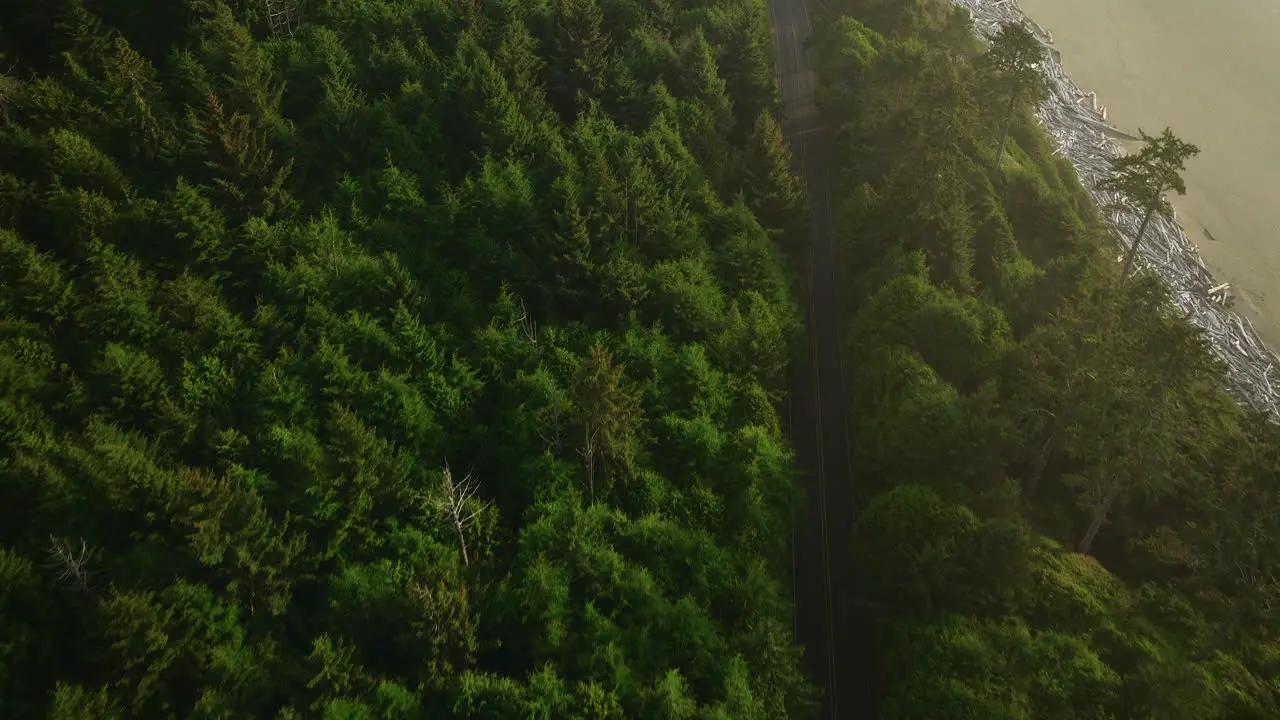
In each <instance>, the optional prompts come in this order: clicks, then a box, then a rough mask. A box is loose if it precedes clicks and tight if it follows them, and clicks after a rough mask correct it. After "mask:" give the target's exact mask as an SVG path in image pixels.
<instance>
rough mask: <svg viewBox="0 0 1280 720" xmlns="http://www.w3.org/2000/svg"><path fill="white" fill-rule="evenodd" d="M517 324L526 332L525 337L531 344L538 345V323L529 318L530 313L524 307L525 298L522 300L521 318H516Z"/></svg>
mask: <svg viewBox="0 0 1280 720" xmlns="http://www.w3.org/2000/svg"><path fill="white" fill-rule="evenodd" d="M516 322H518V323H520V329H521V330H523V331H524V337H525V339H526V340H528V341H529V342H530V343H531V344H533V345H537V344H538V323H536V322H534V321H533V319H532V318H530V317H529V311H528V310H527V309H526V308H525V306H524V298H520V316H519V317H517V318H516Z"/></svg>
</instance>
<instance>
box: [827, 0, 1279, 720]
mask: <svg viewBox="0 0 1280 720" xmlns="http://www.w3.org/2000/svg"><path fill="white" fill-rule="evenodd" d="M816 13H817V18H816V21H815V27H817V28H819V33H820V35H819V37H818V39H817V52H818V54H819V57H820V67H819V76H820V98H819V102H820V105H821V110H822V112H823V115H824V117H825V122H826V125H827V127H828V128H829V129H830V130H831V131H832V133H833V136H834V143H835V146H836V148H837V150H836V152H835V158H836V159H835V162H836V163H837V166H838V184H839V196H840V197H841V198H843V203H842V205H841V207H840V210H839V217H838V218H837V221H836V227H837V230H838V232H839V234H840V238H839V243H840V252H841V254H842V261H841V262H842V268H843V273H844V275H845V278H846V280H845V288H846V290H847V295H848V305H849V308H850V309H851V310H850V313H851V314H850V317H849V319H848V326H847V327H848V332H847V341H846V343H847V348H846V359H847V364H848V370H847V371H848V373H849V382H850V396H851V398H852V403H853V408H852V420H851V423H852V432H853V437H854V452H855V457H854V468H855V473H856V483H855V484H856V489H857V492H858V493H859V496H860V498H859V507H860V515H859V518H858V521H857V526H856V527H855V528H854V529H853V532H852V535H851V537H850V540H849V542H850V544H849V552H850V556H849V562H852V563H856V564H857V565H858V566H859V576H860V577H862V578H865V581H864V582H863V584H862V585H861V586H860V587H859V588H858V595H859V597H858V602H857V603H856V604H855V605H853V606H851V607H847V608H845V612H848V613H851V614H852V615H853V616H854V617H855V618H859V619H860V620H861V621H868V620H867V619H868V618H870V620H869V621H870V622H873V623H874V624H875V628H876V629H875V636H876V644H877V647H876V656H877V657H878V658H880V663H879V666H878V667H877V668H875V669H874V670H872V671H873V672H875V673H876V685H877V688H878V692H879V695H880V698H881V715H880V716H881V717H884V718H886V719H893V718H902V719H905V718H914V719H922V718H937V719H938V720H954V719H957V718H984V719H986V718H1028V719H1029V718H1169V719H1173V718H1177V719H1179V720H1208V719H1210V718H1220V719H1223V720H1225V719H1226V718H1233V719H1243V718H1258V719H1261V718H1274V717H1277V716H1278V715H1280V680H1278V678H1280V641H1278V636H1277V632H1276V631H1277V629H1280V628H1277V619H1276V617H1275V616H1274V615H1273V609H1274V608H1275V605H1276V601H1277V600H1280V484H1277V483H1278V479H1280V437H1278V436H1277V431H1276V429H1275V427H1274V426H1273V425H1271V424H1270V423H1268V422H1266V421H1265V420H1263V419H1262V418H1260V417H1256V416H1253V415H1251V414H1250V413H1248V412H1246V411H1245V410H1242V409H1241V408H1240V407H1239V406H1238V405H1236V404H1235V403H1234V402H1232V400H1231V399H1230V398H1229V397H1228V396H1227V395H1226V394H1225V393H1224V391H1223V390H1222V389H1221V388H1222V387H1223V383H1222V382H1221V378H1222V372H1223V369H1222V367H1221V366H1220V365H1219V364H1218V363H1217V362H1216V361H1215V360H1214V359H1213V357H1212V356H1211V354H1210V353H1209V351H1208V349H1207V346H1206V344H1205V342H1204V339H1203V337H1202V336H1201V334H1200V333H1199V332H1198V331H1197V330H1196V329H1195V328H1194V327H1193V326H1192V325H1191V324H1190V323H1189V322H1187V321H1186V320H1185V319H1183V318H1182V317H1180V316H1179V315H1178V313H1177V311H1176V309H1175V308H1174V307H1173V306H1172V305H1171V304H1170V303H1169V302H1168V301H1167V299H1166V298H1167V295H1166V293H1165V290H1164V288H1163V287H1162V286H1161V284H1160V282H1159V281H1158V280H1157V279H1155V278H1153V277H1151V276H1149V275H1146V274H1142V273H1139V274H1137V275H1136V276H1133V277H1128V278H1125V277H1123V275H1122V267H1121V263H1118V262H1117V261H1116V258H1117V256H1118V255H1120V254H1121V253H1123V250H1120V249H1118V248H1117V245H1116V242H1115V239H1114V238H1113V237H1112V236H1111V235H1109V230H1108V229H1106V228H1105V226H1104V225H1103V223H1102V222H1101V220H1100V219H1099V217H1098V216H1097V215H1096V214H1095V212H1094V211H1093V209H1092V206H1091V203H1090V200H1089V197H1088V196H1087V194H1086V193H1085V192H1084V190H1083V189H1082V188H1081V186H1080V184H1079V181H1078V179H1077V178H1076V177H1075V174H1074V172H1073V171H1072V169H1071V168H1070V166H1069V164H1068V163H1067V162H1066V160H1065V159H1063V158H1061V157H1060V156H1056V155H1054V154H1053V153H1052V151H1051V147H1052V146H1051V144H1050V139H1049V138H1048V137H1046V136H1045V134H1044V132H1043V131H1042V130H1041V129H1040V128H1039V127H1038V125H1037V124H1036V123H1035V120H1034V117H1033V115H1032V114H1031V111H1032V108H1031V105H1030V104H1029V102H1028V101H1030V100H1033V99H1035V98H1037V97H1039V93H1038V90H1037V88H1036V83H1035V81H1034V76H1033V75H1028V74H1026V72H1025V71H1026V69H1027V67H1028V66H1029V65H1031V64H1033V62H1034V57H1028V54H1027V53H1028V48H1027V47H1026V45H1025V43H1022V44H1019V41H1020V35H1025V34H1020V33H1018V32H1017V31H1016V29H1009V30H1007V31H1006V32H1004V33H1001V36H1002V38H1001V42H1002V43H1003V45H1001V44H997V45H996V46H995V49H994V50H988V48H987V47H986V46H984V45H983V44H981V43H979V42H977V41H975V40H974V38H973V35H972V30H971V27H970V25H969V21H968V17H967V15H966V14H965V13H964V12H963V11H960V10H956V9H955V8H954V6H952V5H951V4H950V3H948V2H945V0H916V1H914V2H906V3H904V2H889V1H887V0H826V1H825V2H822V3H820V5H819V9H818V10H817V11H816ZM1021 40H1025V37H1022V38H1021ZM1009 108H1012V109H1013V110H1012V113H1011V114H1010V112H1009ZM1006 128H1007V131H1006ZM1006 132H1007V138H1006ZM1006 140H1007V141H1006ZM1194 152H1195V148H1194V147H1192V146H1189V145H1186V144H1185V143H1182V142H1181V141H1180V140H1177V138H1176V137H1175V136H1173V135H1172V134H1168V133H1166V134H1164V135H1160V136H1155V137H1151V138H1149V139H1148V143H1147V150H1144V153H1145V155H1144V154H1143V153H1136V154H1134V155H1131V156H1130V158H1140V157H1146V158H1147V159H1148V160H1150V161H1151V162H1150V163H1149V165H1150V167H1147V168H1146V171H1150V172H1148V175H1147V179H1148V180H1150V182H1152V183H1157V184H1162V185H1161V187H1160V188H1159V192H1155V193H1153V192H1147V191H1149V190H1150V188H1149V187H1147V186H1144V185H1143V183H1142V182H1141V181H1140V179H1139V177H1140V176H1141V175H1142V172H1144V170H1143V168H1141V167H1137V164H1140V163H1141V161H1140V160H1129V161H1127V164H1126V163H1121V164H1120V165H1118V166H1117V174H1116V178H1115V179H1114V180H1113V182H1115V183H1117V187H1119V186H1124V189H1125V191H1126V192H1129V193H1130V194H1131V195H1133V196H1134V197H1135V199H1136V200H1139V201H1144V198H1145V201H1144V207H1146V208H1149V209H1150V210H1151V211H1152V212H1158V211H1161V209H1162V208H1163V207H1164V205H1163V202H1164V201H1163V196H1164V193H1165V192H1168V191H1169V190H1174V191H1176V190H1177V189H1178V188H1179V187H1180V181H1179V180H1177V178H1176V175H1177V171H1178V170H1180V167H1181V163H1182V161H1184V160H1186V159H1187V158H1188V157H1191V156H1193V155H1194ZM1170 168H1172V173H1173V174H1172V176H1170V174H1168V173H1165V172H1163V171H1165V170H1169V169H1170ZM1144 193H1145V194H1144ZM1126 240H1127V242H1126V245H1128V244H1130V243H1132V245H1134V246H1136V244H1137V242H1138V241H1139V240H1140V235H1139V236H1138V237H1137V238H1128V239H1126ZM1123 269H1124V270H1128V267H1127V263H1126V264H1125V267H1124V268H1123Z"/></svg>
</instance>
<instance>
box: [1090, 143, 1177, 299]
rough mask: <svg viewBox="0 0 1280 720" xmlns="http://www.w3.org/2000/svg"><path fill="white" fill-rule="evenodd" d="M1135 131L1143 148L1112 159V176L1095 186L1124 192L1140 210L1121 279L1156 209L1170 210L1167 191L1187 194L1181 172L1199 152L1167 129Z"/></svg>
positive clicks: (1170, 211) (1136, 251)
mask: <svg viewBox="0 0 1280 720" xmlns="http://www.w3.org/2000/svg"><path fill="white" fill-rule="evenodd" d="M1138 133H1139V134H1140V135H1141V136H1142V143H1143V145H1142V149H1141V150H1139V151H1138V152H1136V153H1134V154H1132V155H1123V156H1121V157H1118V158H1116V159H1114V160H1112V161H1111V175H1110V176H1109V177H1107V178H1105V179H1104V180H1103V181H1102V182H1101V183H1099V185H1098V186H1099V187H1100V188H1101V189H1103V190H1114V191H1115V192H1118V193H1120V194H1121V195H1124V196H1125V197H1127V198H1129V199H1130V200H1132V201H1133V202H1134V204H1136V205H1137V206H1138V208H1139V209H1140V210H1141V211H1142V224H1140V225H1139V226H1138V232H1137V234H1135V235H1134V236H1133V242H1131V243H1129V249H1128V250H1127V251H1126V252H1125V255H1124V268H1123V269H1122V270H1121V271H1120V279H1121V280H1123V279H1124V278H1126V277H1128V276H1129V270H1130V269H1131V268H1132V267H1133V261H1134V260H1135V259H1136V258H1137V256H1138V245H1139V244H1141V243H1142V236H1143V235H1144V234H1145V233H1146V232H1147V225H1149V224H1151V218H1152V217H1153V216H1154V215H1155V214H1156V213H1157V212H1158V213H1160V214H1161V215H1164V216H1166V217H1168V216H1169V215H1171V214H1172V213H1173V206H1172V205H1170V204H1169V200H1168V197H1167V196H1168V194H1169V192H1170V191H1173V192H1176V193H1178V194H1179V195H1186V194H1187V185H1186V183H1184V182H1183V181H1182V173H1183V171H1185V170H1186V162H1187V160H1190V159H1191V158H1193V157H1195V156H1196V155H1198V154H1199V153H1200V148H1198V147H1196V146H1195V145H1192V144H1191V143H1188V142H1184V141H1183V140H1182V139H1180V138H1179V137H1178V136H1177V135H1174V134H1173V131H1172V130H1170V129H1169V128H1165V129H1164V132H1162V133H1160V134H1159V135H1154V136H1153V135H1148V134H1146V133H1145V132H1143V131H1142V130H1138Z"/></svg>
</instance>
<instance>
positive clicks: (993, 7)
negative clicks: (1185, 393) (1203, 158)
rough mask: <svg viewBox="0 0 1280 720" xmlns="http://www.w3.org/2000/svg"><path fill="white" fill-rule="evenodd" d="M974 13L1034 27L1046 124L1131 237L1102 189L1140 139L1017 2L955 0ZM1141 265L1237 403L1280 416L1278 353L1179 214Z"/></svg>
mask: <svg viewBox="0 0 1280 720" xmlns="http://www.w3.org/2000/svg"><path fill="white" fill-rule="evenodd" d="M953 2H955V3H956V4H957V5H959V6H961V7H963V8H965V9H966V10H968V11H969V15H970V17H971V18H972V19H973V25H974V29H975V30H976V31H977V32H978V33H979V34H980V35H982V36H983V37H984V38H990V37H991V36H992V35H994V34H995V32H996V31H997V30H998V29H999V28H1000V26H1001V25H1003V24H1004V23H1006V22H1020V23H1023V24H1024V25H1025V26H1027V27H1028V28H1030V29H1031V30H1032V32H1034V33H1035V35H1036V37H1038V38H1039V39H1040V41H1041V42H1042V43H1044V45H1045V46H1046V48H1047V49H1048V50H1049V52H1047V53H1046V55H1047V57H1046V59H1045V61H1044V67H1043V71H1044V74H1045V77H1046V78H1047V79H1048V84H1049V95H1048V97H1047V98H1046V99H1045V101H1044V102H1043V103H1041V105H1040V108H1039V110H1040V112H1039V119H1040V123H1041V125H1043V126H1044V127H1045V128H1047V129H1048V131H1049V133H1050V134H1051V135H1052V136H1053V138H1054V140H1055V143H1056V151H1057V152H1058V153H1059V154H1061V155H1062V156H1063V157H1065V158H1066V159H1067V160H1068V161H1070V163H1071V165H1072V166H1073V167H1075V170H1076V173H1077V174H1078V175H1079V176H1080V181H1081V183H1082V184H1083V185H1084V187H1085V188H1086V189H1087V190H1088V191H1089V194H1090V195H1092V196H1093V199H1094V202H1095V203H1096V204H1097V206H1098V208H1099V211H1100V212H1101V213H1102V215H1103V216H1104V217H1105V218H1107V219H1108V220H1110V222H1111V224H1112V226H1113V227H1114V229H1115V232H1116V240H1117V242H1118V243H1122V242H1123V241H1124V239H1126V238H1132V237H1133V234H1134V233H1135V232H1136V231H1137V229H1138V225H1139V224H1140V223H1141V220H1142V218H1141V213H1140V212H1139V211H1138V210H1137V208H1135V207H1133V205H1132V204H1131V203H1129V202H1127V201H1126V200H1125V199H1124V198H1122V197H1120V196H1118V195H1116V194H1115V193H1112V192H1104V191H1100V190H1098V183H1099V181H1101V180H1102V179H1103V178H1105V177H1106V176H1107V174H1108V173H1109V171H1110V168H1111V160H1112V158H1115V157H1116V156H1117V155H1119V154H1120V153H1121V152H1123V151H1122V150H1121V148H1120V147H1119V146H1118V145H1117V144H1116V141H1117V140H1130V141H1132V140H1137V139H1138V138H1137V137H1135V136H1133V135H1131V134H1129V133H1126V132H1124V131H1122V130H1119V129H1116V128H1114V127H1112V126H1111V125H1110V124H1108V123H1107V117H1106V108H1105V107H1101V106H1099V105H1098V100H1097V96H1096V95H1095V94H1094V93H1091V92H1090V93H1086V92H1084V91H1083V90H1081V89H1080V88H1079V86H1077V85H1076V84H1075V83H1074V82H1072V81H1071V78H1069V77H1067V75H1066V73H1064V72H1063V70H1062V62H1061V58H1062V56H1061V53H1059V52H1058V51H1057V50H1056V49H1054V48H1052V47H1049V46H1051V45H1052V44H1053V36H1052V35H1050V34H1049V33H1048V32H1047V31H1046V30H1045V29H1044V28H1041V27H1040V26H1039V25H1037V24H1036V23H1035V22H1034V21H1033V20H1031V19H1030V18H1028V17H1027V16H1026V15H1024V14H1023V12H1022V9H1021V8H1020V7H1019V6H1018V2H1017V0H953ZM1138 262H1140V263H1141V264H1142V265H1144V266H1146V267H1147V268H1148V269H1149V270H1151V271H1152V272H1154V273H1156V274H1157V275H1159V276H1160V278H1161V279H1163V280H1164V282H1165V284H1166V285H1167V286H1168V287H1169V291H1170V300H1172V302H1173V303H1174V304H1175V305H1176V306H1177V307H1178V308H1179V309H1180V310H1182V312H1184V313H1185V314H1186V315H1187V317H1188V318H1189V319H1190V320H1191V321H1192V322H1193V323H1195V324H1196V325H1197V326H1199V327H1200V328H1202V329H1203V330H1204V332H1205V334H1206V336H1207V337H1208V340H1209V343H1210V345H1211V346H1212V347H1213V350H1214V351H1215V352H1216V353H1217V355H1218V356H1219V357H1221V358H1222V360H1223V362H1225V363H1226V365H1227V367H1228V373H1227V384H1228V389H1229V390H1231V392H1232V394H1233V395H1235V396H1236V398H1237V399H1239V400H1240V402H1242V403H1244V404H1245V405H1248V406H1249V407H1252V408H1254V409H1255V410H1259V411H1262V412H1265V413H1267V414H1268V415H1270V416H1271V418H1272V420H1273V421H1280V369H1278V368H1280V356H1278V355H1277V354H1276V353H1275V352H1273V351H1272V350H1271V349H1270V348H1268V347H1266V345H1264V344H1263V342H1262V340H1261V339H1260V338H1259V337H1258V333H1257V332H1256V331H1255V330H1254V328H1253V325H1252V324H1251V323H1250V322H1249V320H1248V319H1247V318H1244V317H1241V316H1240V315H1238V314H1237V313H1235V312H1234V311H1232V309H1231V308H1232V306H1233V305H1234V298H1232V297H1231V296H1230V295H1229V294H1228V292H1227V291H1228V289H1229V286H1228V285H1227V283H1220V282H1218V281H1217V280H1215V279H1214V278H1213V276H1212V275H1211V274H1210V272H1209V270H1208V269H1207V268H1206V267H1205V265H1204V261H1203V260H1201V258H1200V252H1199V251H1198V250H1197V249H1196V247H1195V245H1194V244H1192V242H1191V240H1190V239H1189V238H1188V237H1187V234H1186V233H1185V232H1184V231H1183V229H1182V228H1181V227H1180V226H1179V225H1178V223H1177V220H1176V216H1175V218H1174V219H1169V218H1165V217H1160V216H1158V215H1157V216H1156V217H1154V218H1152V220H1151V224H1150V225H1149V226H1148V228H1147V232H1146V235H1145V236H1144V237H1143V239H1142V245H1141V247H1140V248H1139V259H1138Z"/></svg>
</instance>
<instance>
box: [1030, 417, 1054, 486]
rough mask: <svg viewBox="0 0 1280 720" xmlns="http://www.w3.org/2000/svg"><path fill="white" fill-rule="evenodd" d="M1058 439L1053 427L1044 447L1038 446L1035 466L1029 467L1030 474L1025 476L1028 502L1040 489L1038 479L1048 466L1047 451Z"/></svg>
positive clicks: (1042, 475)
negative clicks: (1038, 451) (1038, 450)
mask: <svg viewBox="0 0 1280 720" xmlns="http://www.w3.org/2000/svg"><path fill="white" fill-rule="evenodd" d="M1057 437H1058V428H1057V427H1054V428H1053V430H1051V431H1050V432H1049V437H1048V438H1045V441H1044V445H1041V446H1040V453H1039V454H1038V455H1036V461H1035V464H1033V465H1032V466H1031V474H1030V475H1028V476H1027V488H1026V491H1025V493H1026V496H1027V499H1028V500H1030V499H1032V498H1034V497H1035V496H1036V491H1037V490H1039V489H1040V479H1041V478H1043V477H1044V469H1045V468H1046V467H1048V465H1049V449H1050V448H1052V447H1053V441H1054V440H1055V439H1057Z"/></svg>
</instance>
